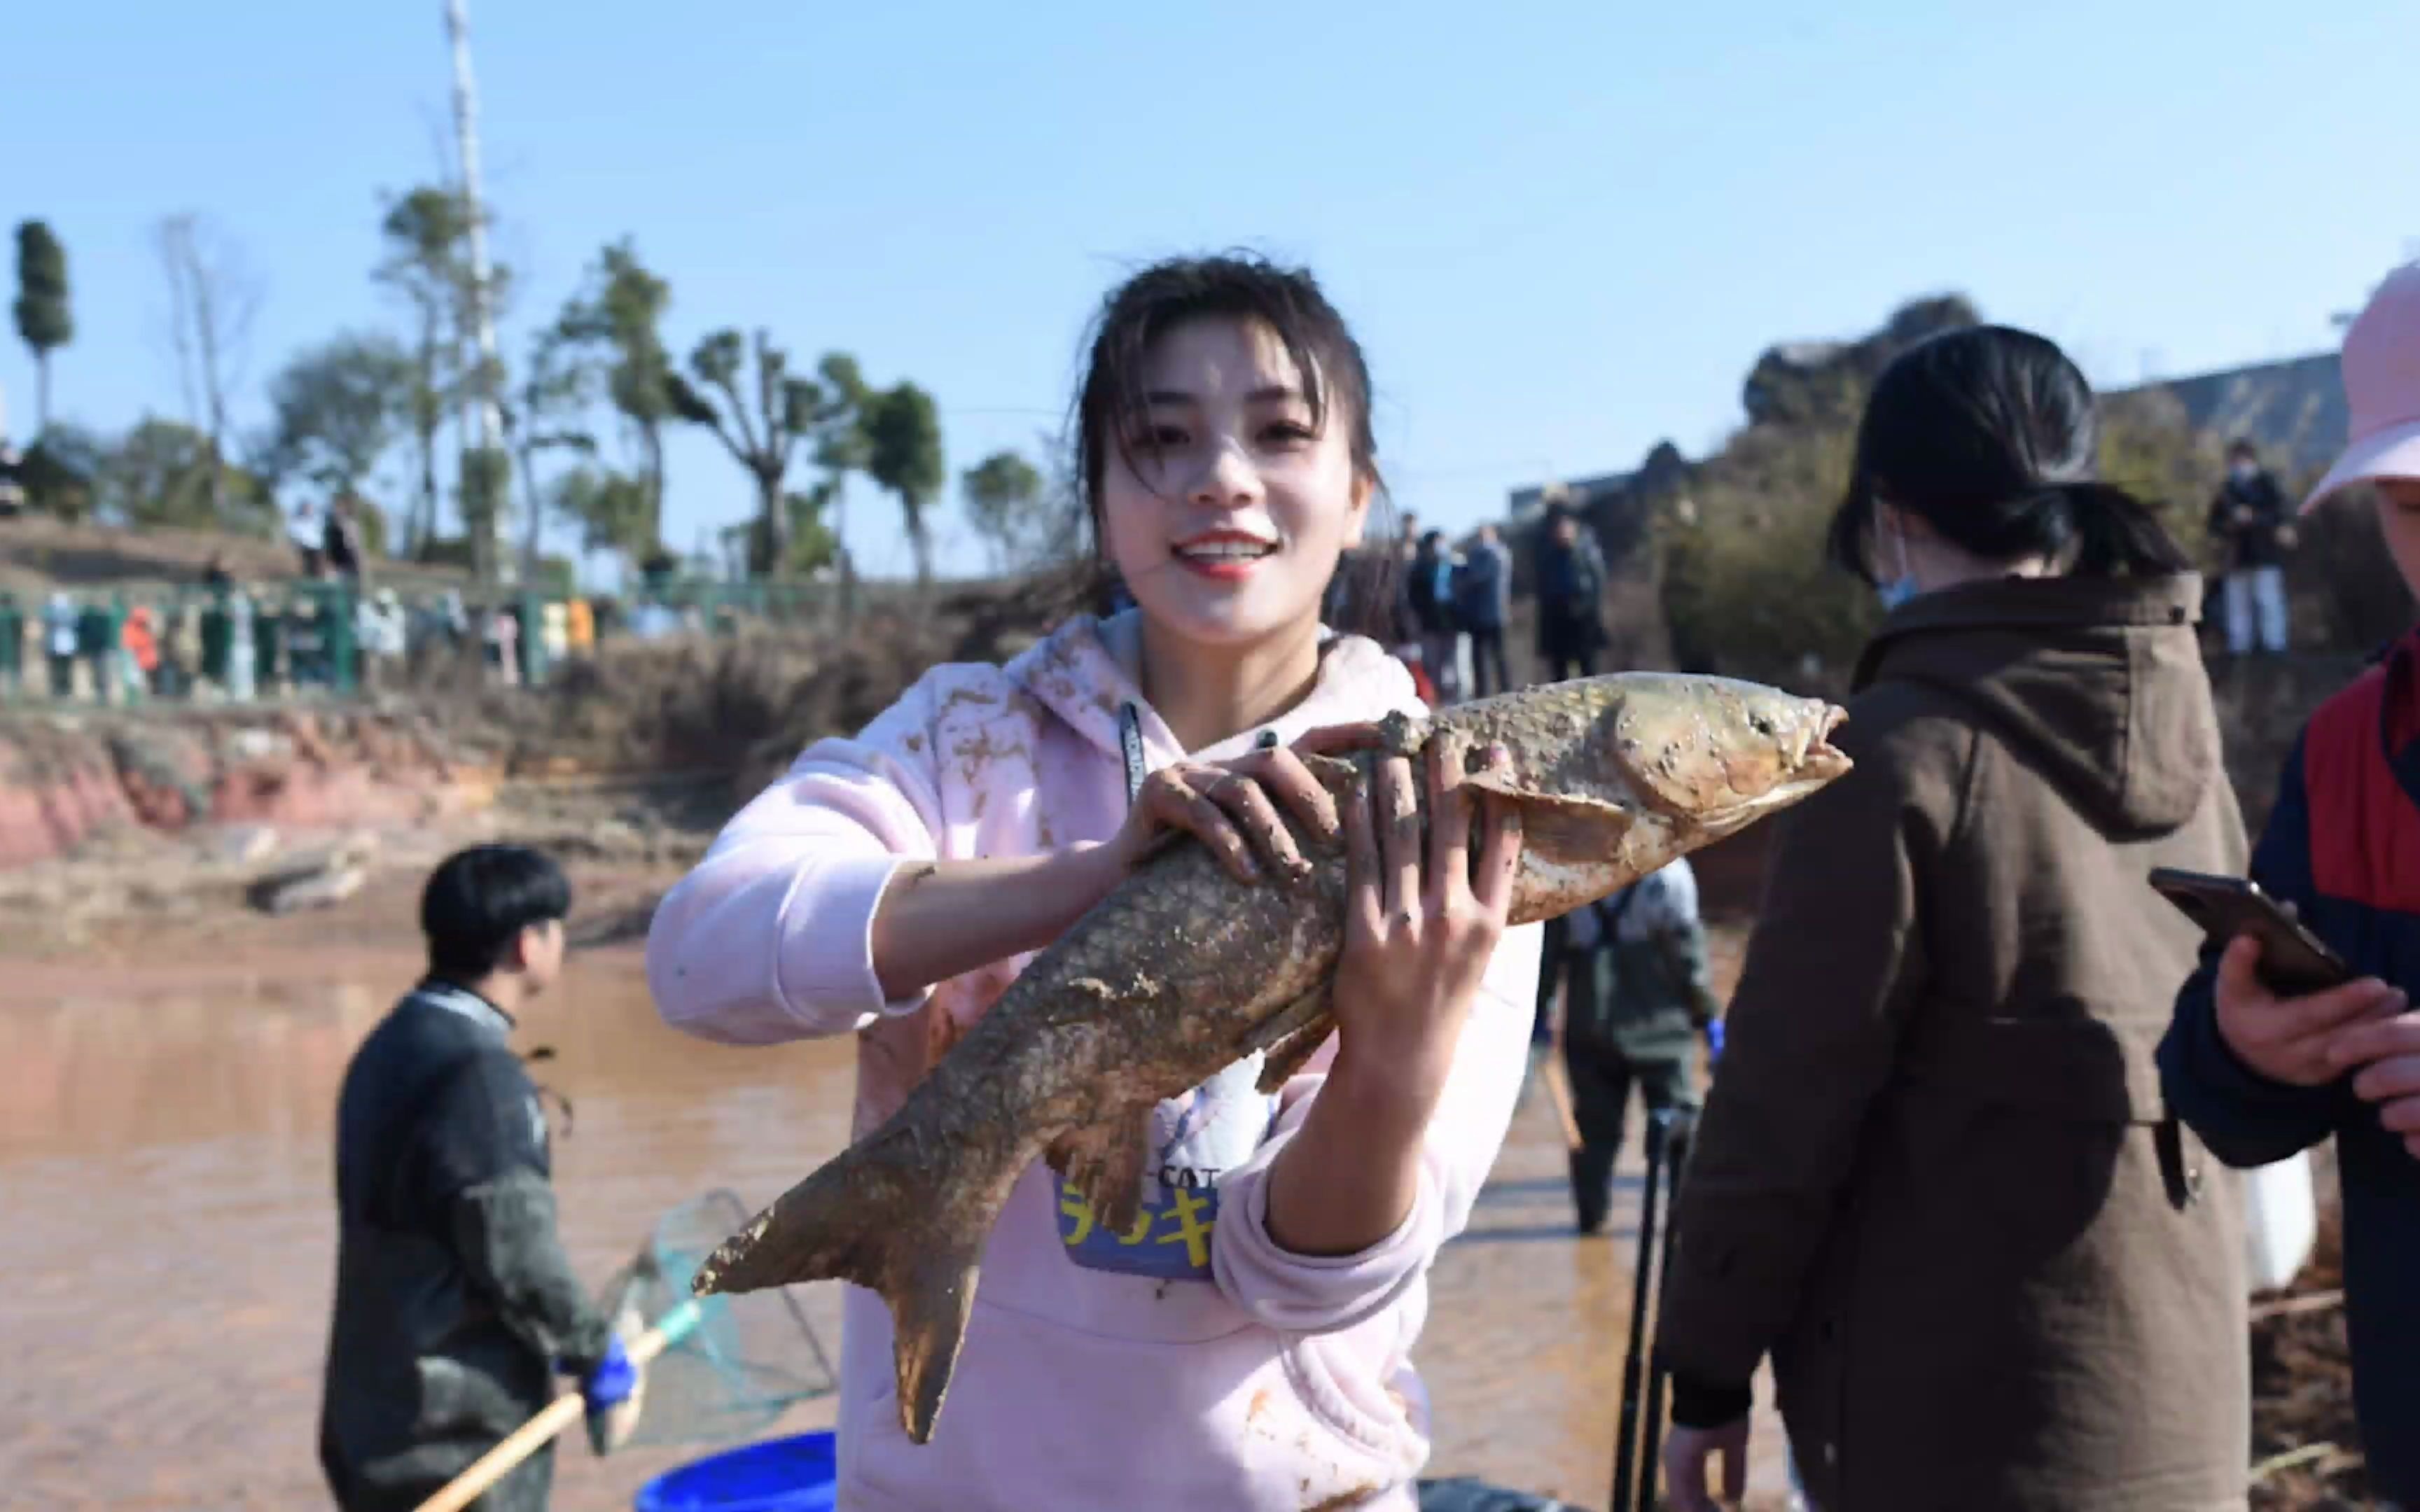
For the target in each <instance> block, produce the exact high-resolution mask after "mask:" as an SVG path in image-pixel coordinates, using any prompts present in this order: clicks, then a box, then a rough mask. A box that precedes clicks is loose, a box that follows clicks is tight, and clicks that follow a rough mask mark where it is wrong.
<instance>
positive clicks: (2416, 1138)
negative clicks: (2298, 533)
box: [2159, 263, 2420, 1506]
mask: <svg viewBox="0 0 2420 1512" xmlns="http://www.w3.org/2000/svg"><path fill="white" fill-rule="evenodd" d="M2415 352H2420V263H2415V264H2412V265H2409V266H2407V267H2404V268H2401V269H2398V270H2397V271H2396V272H2395V273H2393V274H2391V275H2390V276H2389V277H2388V278H2387V280H2386V282H2385V283H2384V284H2383V285H2381V286H2380V288H2379V289H2378V291H2377V292H2376V294H2374V295H2373V296H2372V298H2371V301H2370V303H2369V305H2368V306H2367V308H2366V309H2365V310H2364V311H2363V312H2362V315H2361V316H2360V318H2359V319H2357V320H2356V321H2355V322H2354V323H2353V325H2352V326H2351V328H2350V330H2349V331H2348V332H2346V335H2345V343H2344V357H2343V375H2344V385H2345V393H2346V398H2347V399H2348V401H2349V402H2350V409H2351V417H2352V424H2351V431H2352V437H2353V439H2352V440H2351V442H2350V445H2349V446H2348V447H2347V448H2346V450H2345V453H2344V455H2342V456H2341V457H2340V458H2339V459H2338V460H2337V462H2336V464H2335V467H2334V468H2333V469H2331V470H2330V471H2329V472H2328V474H2327V476H2326V477H2325V478H2323V479H2321V480H2320V482H2319V486H2318V487H2317V488H2315V489H2314V490H2313V491H2312V493H2311V495H2310V497H2309V498H2308V499H2306V500H2305V501H2304V505H2303V507H2304V510H2306V511H2307V510H2309V509H2310V508H2311V507H2313V506H2314V505H2316V504H2318V503H2319V502H2320V501H2323V500H2327V499H2329V498H2332V497H2334V496H2335V495H2336V494H2338V493H2340V492H2341V491H2343V490H2344V489H2346V488H2348V487H2350V486H2353V485H2356V484H2366V485H2369V486H2370V489H2371V492H2372V494H2373V495H2374V499H2375V508H2376V509H2377V512H2378V522H2379V527H2380V530H2381V533H2382V534H2383V536H2384V538H2385V542H2386V545H2387V548H2388V549H2389V551H2390V552H2391V554H2392V555H2393V557H2394V559H2395V563H2396V566H2397V570H2398V571H2400V573H2401V574H2402V577H2403V580H2404V581H2405V583H2407V584H2409V585H2410V586H2411V587H2412V588H2413V589H2414V590H2415V591H2420V362H2415V361H2414V360H2413V356H2412V354H2413V353H2415ZM2251 873H2252V878H2253V880H2254V881H2255V882H2257V883H2258V884H2259V886H2260V887H2262V888H2263V889H2264V890H2266V891H2267V892H2269V893H2270V894H2272V895H2273V896H2274V897H2276V898H2279V899H2281V900H2283V901H2284V902H2286V903H2288V904H2290V905H2291V906H2292V907H2293V908H2294V910H2295V912H2296V914H2297V916H2298V917H2299V918H2301V919H2302V921H2303V922H2304V924H2305V925H2307V926H2308V927H2309V928H2310V929H2311V930H2312V932H2313V933H2317V934H2318V935H2319V937H2320V938H2322V939H2323V940H2325V941H2326V942H2327V943H2328V944H2329V945H2330V946H2332V947H2333V948H2334V949H2335V950H2336V952H2337V953H2338V954H2340V955H2341V956H2343V957H2344V958H2345V960H2346V961H2347V963H2348V964H2350V966H2351V967H2352V969H2353V972H2354V974H2355V979H2356V980H2352V981H2350V982H2348V983H2346V984H2345V985H2343V986H2340V987H2336V988H2334V989H2331V990H2329V991H2327V992H2323V993H2316V994H2309V995H2302V996H2294V997H2287V996H2281V995H2278V994H2277V993H2275V992H2273V991H2272V990H2270V989H2269V988H2268V987H2267V986H2266V985H2264V984H2263V982H2262V980H2261V978H2260V975H2259V970H2258V966H2259V947H2258V946H2257V944H2256V943H2255V942H2254V941H2252V940H2251V939H2249V938H2239V939H2236V940H2233V941H2231V942H2228V943H2227V944H2226V945H2225V947H2224V948H2223V949H2221V948H2220V947H2218V946H2215V945H2213V946H2212V947H2211V949H2207V950H2205V951H2204V953H2203V957H2202V961H2201V964H2200V966H2199V968H2198V969H2197V970H2196V971H2195V973H2194V975H2193V976H2192V978H2191V979H2190V980H2188V981H2187V982H2186V984H2185V987H2184V989H2183V991H2182V993H2181V994H2180V995H2179V997H2178V1000H2177V1011H2176V1017H2175V1019H2174V1022H2173V1023H2172V1024H2171V1025H2170V1026H2169V1029H2168V1032H2167V1035H2166V1037H2165V1039H2164V1041H2163V1042H2162V1043H2161V1046H2160V1052H2159V1060H2160V1070H2161V1078H2162V1082H2163V1084H2164V1089H2165V1092H2166V1095H2167V1100H2168V1103H2169V1105H2170V1106H2171V1107H2172V1108H2173V1109H2174V1110H2175V1111H2176V1112H2177V1114H2178V1115H2179V1116H2180V1117H2181V1118H2182V1119H2184V1120H2185V1121H2186V1122H2187V1123H2189V1124H2191V1125H2192V1126H2193V1129H2194V1131H2195V1133H2196V1134H2199V1135H2200V1136H2201V1138H2202V1141H2203V1142H2204V1143H2205V1144H2207V1145H2208V1146H2209V1147H2210V1149H2211V1151H2213V1152H2214V1153H2215V1154H2216V1155H2217V1156H2218V1157H2219V1159H2221V1160H2223V1161H2225V1162H2226V1163H2227V1164H2228V1165H2234V1166H2238V1167H2251V1166H2257V1165H2267V1164H2269V1163H2271V1162H2273V1161H2278V1160H2284V1159H2286V1158H2287V1157H2288V1156H2291V1155H2293V1154H2295V1153H2296V1152H2298V1151H2300V1150H2303V1149H2307V1148H2309V1147H2310V1146H2312V1145H2315V1144H2318V1143H2319V1141H2321V1140H2323V1139H2327V1138H2329V1137H2331V1136H2333V1137H2334V1138H2335V1141H2336V1155H2337V1162H2338V1169H2339V1172H2340V1175H2341V1180H2342V1184H2343V1189H2344V1236H2345V1261H2344V1269H2345V1312H2346V1325H2347V1335H2348V1337H2349V1341H2350V1345H2351V1353H2352V1371H2353V1396H2354V1406H2355V1411H2356V1413H2357V1415H2358V1416H2359V1418H2360V1422H2361V1430H2362V1438H2363V1440H2364V1445H2363V1447H2364V1451H2365V1454H2366V1459H2367V1468H2368V1472H2369V1476H2370V1483H2371V1489H2372V1491H2373V1492H2374V1494H2375V1495H2377V1496H2378V1497H2379V1498H2381V1502H2380V1504H2381V1505H2385V1504H2403V1505H2405V1506H2420V1013H2414V1012H2412V1005H2411V998H2410V994H2411V993H2412V990H2413V988H2414V987H2415V986H2420V634H2407V635H2405V636H2404V637H2402V638H2401V639H2399V640H2397V641H2396V642H2395V643H2394V644H2393V645H2391V646H2390V647H2389V648H2388V649H2387V650H2386V651H2385V653H2384V654H2383V655H2382V656H2381V657H2379V658H2378V659H2377V660H2376V661H2375V662H2374V664H2373V665H2372V666H2371V667H2370V668H2369V670H2368V671H2366V672H2365V673H2364V674H2363V675H2362V676H2361V677H2360V678H2359V679H2358V680H2357V681H2355V682H2354V683H2353V684H2352V686H2351V687H2347V688H2345V689H2344V690H2343V691H2341V692H2339V693H2338V694H2336V695H2335V697H2334V698H2332V699H2330V700H2329V701H2328V702H2327V703H2325V704H2324V705H2322V706H2321V707H2320V709H2319V712H2318V713H2317V714H2315V715H2313V716H2312V717H2311V721H2310V723H2309V724H2308V725H2306V726H2304V730H2303V733H2302V735H2301V737H2300V739H2299V740H2298V741H2297V742H2296V744H2295V747H2294V750H2293V754H2292V756H2291V758H2290V759H2289V760H2288V763H2287V765H2286V770H2285V773H2284V776H2283V778H2282V779H2281V780H2280V783H2279V786H2278V793H2277V804H2276V808H2275V809H2274V810H2273V812H2272V813H2271V815H2270V818H2269V825H2268V828H2267V829H2266V831H2265V832H2264V833H2263V834H2262V835H2261V837H2260V842H2259V844H2258V845H2257V847H2256V848H2255V849H2254V851H2253V855H2252V863H2251Z"/></svg>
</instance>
